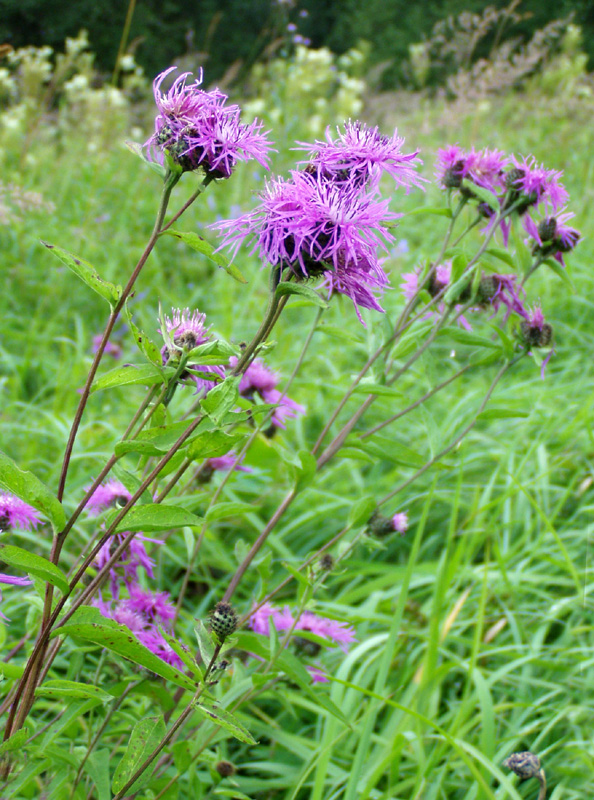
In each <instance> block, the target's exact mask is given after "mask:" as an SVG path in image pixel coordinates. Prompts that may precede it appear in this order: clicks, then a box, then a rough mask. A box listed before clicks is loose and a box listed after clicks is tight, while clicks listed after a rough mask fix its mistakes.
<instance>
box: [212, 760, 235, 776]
mask: <svg viewBox="0 0 594 800" xmlns="http://www.w3.org/2000/svg"><path fill="white" fill-rule="evenodd" d="M215 769H216V771H217V772H218V773H219V775H220V776H221V778H230V777H231V776H232V775H235V767H234V766H233V764H232V763H231V762H230V761H219V762H217V763H216V764H215Z"/></svg>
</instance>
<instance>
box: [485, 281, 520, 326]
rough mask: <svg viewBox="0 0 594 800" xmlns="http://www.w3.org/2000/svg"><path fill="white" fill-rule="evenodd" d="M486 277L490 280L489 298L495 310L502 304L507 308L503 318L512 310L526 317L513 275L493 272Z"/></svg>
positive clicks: (506, 317)
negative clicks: (490, 290)
mask: <svg viewBox="0 0 594 800" xmlns="http://www.w3.org/2000/svg"><path fill="white" fill-rule="evenodd" d="M487 279H488V280H489V281H491V282H492V292H491V293H490V294H491V297H490V299H489V302H490V304H491V305H492V306H493V308H494V309H495V311H496V312H497V311H498V310H499V308H500V306H502V305H503V306H505V307H506V309H507V310H506V312H505V316H504V320H506V319H508V317H509V315H510V314H511V313H512V312H513V313H514V314H518V315H519V316H520V317H524V318H527V316H528V312H527V311H526V308H525V307H524V303H523V302H522V300H521V299H520V295H519V293H518V292H519V290H518V286H517V278H516V276H515V275H498V274H496V273H494V274H492V275H489V276H488V278H487Z"/></svg>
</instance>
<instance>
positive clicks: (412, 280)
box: [400, 261, 476, 331]
mask: <svg viewBox="0 0 594 800" xmlns="http://www.w3.org/2000/svg"><path fill="white" fill-rule="evenodd" d="M422 272H423V268H422V267H417V268H416V269H415V271H414V272H405V273H404V274H403V275H402V277H403V278H404V283H402V284H401V285H400V288H401V289H402V294H403V295H404V297H405V299H406V300H407V301H410V300H412V299H413V298H414V297H416V296H417V293H418V291H419V286H420V280H419V279H420V277H421V273H422ZM451 274H452V262H451V261H446V262H445V264H439V265H438V266H437V268H436V269H435V271H434V273H433V275H432V277H431V279H430V281H429V283H428V284H427V285H426V286H425V288H426V291H427V292H428V293H429V294H430V295H431V297H437V295H439V294H441V292H443V290H444V289H446V288H447V287H448V285H449V283H450V280H451ZM461 308H462V306H460V305H457V306H456V307H455V310H456V311H457V312H458V311H460V309H461ZM473 310H476V309H473ZM444 311H445V304H444V303H439V305H438V306H437V310H436V311H433V310H429V311H428V312H427V314H426V315H425V316H424V317H423V319H430V318H431V317H432V316H434V315H435V314H443V312H444ZM458 325H460V326H461V327H462V328H465V329H466V330H468V331H470V330H472V325H471V324H470V322H469V321H468V320H467V319H466V317H465V316H464V315H462V316H460V317H458Z"/></svg>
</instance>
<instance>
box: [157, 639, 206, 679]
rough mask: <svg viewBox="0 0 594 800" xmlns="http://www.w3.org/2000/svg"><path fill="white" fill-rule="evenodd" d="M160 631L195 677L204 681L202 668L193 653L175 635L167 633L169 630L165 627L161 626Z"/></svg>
mask: <svg viewBox="0 0 594 800" xmlns="http://www.w3.org/2000/svg"><path fill="white" fill-rule="evenodd" d="M159 633H160V634H161V636H163V638H164V639H165V641H166V642H167V644H168V645H169V647H171V649H172V650H173V651H174V652H176V653H177V654H178V656H179V657H180V658H181V660H182V661H183V662H184V664H185V665H186V667H187V668H188V669H189V670H190V672H191V673H192V675H194V677H195V678H197V679H198V680H199V681H202V670H201V669H200V667H199V666H198V664H197V663H196V659H195V658H194V656H193V655H192V653H191V652H190V651H189V650H188V649H187V648H185V647H183V646H182V644H181V642H180V641H179V640H178V639H176V638H175V636H172V635H171V634H170V633H167V631H166V630H164V629H163V628H161V627H159Z"/></svg>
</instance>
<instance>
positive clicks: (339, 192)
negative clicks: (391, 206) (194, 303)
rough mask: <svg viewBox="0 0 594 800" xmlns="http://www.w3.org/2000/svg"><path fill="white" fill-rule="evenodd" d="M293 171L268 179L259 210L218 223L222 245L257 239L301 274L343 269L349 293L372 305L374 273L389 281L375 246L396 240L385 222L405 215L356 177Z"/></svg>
mask: <svg viewBox="0 0 594 800" xmlns="http://www.w3.org/2000/svg"><path fill="white" fill-rule="evenodd" d="M291 175H292V179H291V180H289V181H286V180H283V179H281V178H279V179H276V180H273V181H269V182H268V183H267V185H266V189H265V191H264V193H263V194H262V195H261V201H262V202H261V204H260V206H259V207H258V208H256V209H255V210H254V211H252V212H250V213H248V214H244V215H243V216H241V217H239V218H238V219H234V220H225V221H223V222H220V223H216V224H215V225H214V226H213V227H216V228H219V229H220V230H221V231H222V232H223V244H222V245H221V246H227V245H229V246H231V248H232V251H233V253H234V254H235V253H236V252H237V249H238V247H239V245H240V244H241V242H242V241H244V240H246V239H247V240H249V241H251V242H253V248H252V251H251V252H252V253H253V252H255V251H258V252H259V254H260V256H261V257H262V258H263V259H264V260H266V261H267V262H268V263H269V264H271V265H273V266H275V265H281V266H283V267H284V266H290V267H291V269H292V270H293V272H294V273H295V274H296V275H297V276H298V277H301V278H311V277H318V276H319V275H321V274H323V273H325V272H327V271H335V272H337V273H339V274H340V279H338V280H336V279H335V283H336V285H337V286H339V287H342V289H344V293H346V294H348V295H349V296H350V297H351V298H354V297H357V296H360V297H362V298H363V299H364V300H366V302H367V303H368V305H372V301H371V300H370V288H369V287H370V284H371V277H370V276H371V274H372V273H373V274H374V275H375V276H376V277H377V280H375V281H374V282H373V287H374V288H381V287H383V286H384V285H385V283H387V278H386V276H385V273H384V271H383V269H382V268H381V266H380V264H379V261H378V259H377V256H376V252H377V250H378V249H379V248H383V249H386V243H387V242H392V241H393V240H394V237H393V236H392V234H391V233H390V232H389V230H388V228H387V227H386V223H387V222H389V221H393V220H395V219H397V218H398V217H399V216H402V215H401V214H400V215H399V214H393V213H391V212H389V211H388V201H387V200H381V201H378V200H376V199H374V198H373V196H372V195H369V194H362V193H361V191H360V190H359V189H358V188H357V187H356V186H354V185H353V184H352V183H342V184H341V183H336V182H334V181H331V180H328V179H327V178H324V177H323V176H322V175H312V174H310V173H308V172H296V171H293V172H292V173H291ZM351 270H352V273H351V275H350V276H349V277H348V278H347V277H346V276H347V273H349V272H350V271H351ZM361 277H363V278H364V282H363V285H362V287H361V289H360V291H359V292H357V291H356V289H355V284H356V283H357V279H358V278H359V279H360V278H361ZM372 307H374V306H373V305H372Z"/></svg>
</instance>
